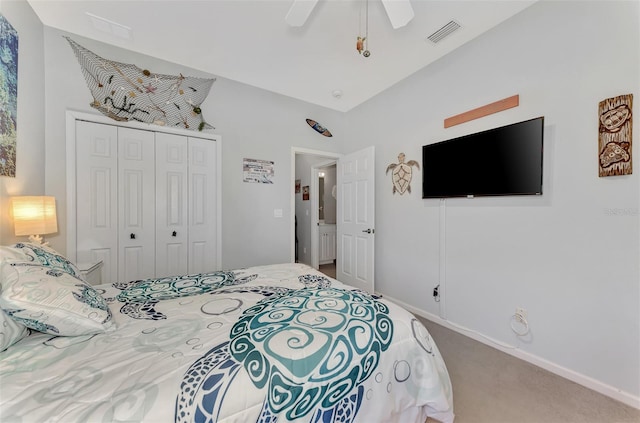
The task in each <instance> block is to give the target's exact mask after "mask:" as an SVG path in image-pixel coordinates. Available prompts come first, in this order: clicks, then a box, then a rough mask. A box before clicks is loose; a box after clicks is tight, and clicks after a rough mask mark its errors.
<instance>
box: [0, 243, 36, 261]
mask: <svg viewBox="0 0 640 423" xmlns="http://www.w3.org/2000/svg"><path fill="white" fill-rule="evenodd" d="M4 260H20V261H24V260H29V256H28V255H27V254H26V253H25V252H24V250H23V249H22V248H16V247H7V246H4V245H0V262H1V261H4Z"/></svg>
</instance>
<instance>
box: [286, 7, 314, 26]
mask: <svg viewBox="0 0 640 423" xmlns="http://www.w3.org/2000/svg"><path fill="white" fill-rule="evenodd" d="M317 3H318V0H293V4H292V5H291V8H290V9H289V11H288V12H287V16H285V18H284V20H285V21H287V23H288V24H289V25H291V26H296V27H297V26H302V25H304V23H305V22H306V21H307V19H308V18H309V15H311V12H312V11H313V8H314V7H316V4H317Z"/></svg>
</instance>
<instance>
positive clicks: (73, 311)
mask: <svg viewBox="0 0 640 423" xmlns="http://www.w3.org/2000/svg"><path fill="white" fill-rule="evenodd" d="M0 279H1V280H2V291H1V292H0V307H2V309H3V310H4V311H5V313H7V314H8V315H9V316H10V317H11V318H12V319H13V320H15V321H17V322H18V323H21V324H23V325H24V326H26V327H28V328H31V329H34V330H37V331H40V332H45V333H49V334H51V335H58V336H76V335H89V334H93V333H99V332H105V331H107V330H109V329H111V328H112V327H113V321H112V316H111V311H110V310H109V306H108V305H107V303H106V301H105V300H104V298H102V297H101V296H100V294H99V293H98V292H97V291H96V290H95V289H93V288H92V287H91V286H90V285H88V284H87V283H85V282H84V281H82V280H81V279H78V278H77V277H75V276H72V275H71V274H69V273H67V272H65V271H63V270H60V269H57V268H50V267H45V266H42V265H40V264H35V263H32V262H26V261H24V262H14V261H10V260H5V261H3V262H2V264H1V268H0Z"/></svg>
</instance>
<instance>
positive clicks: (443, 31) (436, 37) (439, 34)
mask: <svg viewBox="0 0 640 423" xmlns="http://www.w3.org/2000/svg"><path fill="white" fill-rule="evenodd" d="M458 28H460V24H459V23H458V22H456V21H451V22H449V23H448V24H446V25H445V26H443V27H442V28H440V29H439V30H437V31H436V32H434V33H433V34H431V35H429V36H428V37H427V39H428V40H429V41H431V42H432V43H434V44H435V43H437V42H438V41H441V40H442V39H443V38H444V37H446V36H447V35H449V34H451V33H452V32H453V31H455V30H457V29H458Z"/></svg>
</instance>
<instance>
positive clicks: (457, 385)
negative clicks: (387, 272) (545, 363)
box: [419, 318, 640, 423]
mask: <svg viewBox="0 0 640 423" xmlns="http://www.w3.org/2000/svg"><path fill="white" fill-rule="evenodd" d="M419 319H420V320H421V321H422V322H423V323H424V325H425V326H426V327H427V329H428V330H429V332H430V333H431V336H433V338H434V339H435V341H436V344H437V345H438V349H439V350H440V352H441V353H442V356H443V357H444V360H445V363H446V365H447V369H448V371H449V375H450V377H451V384H452V385H453V404H454V412H455V414H456V419H455V423H627V422H628V423H631V422H633V423H640V410H637V409H635V408H632V407H629V406H627V405H625V404H622V403H620V402H618V401H616V400H613V399H611V398H609V397H606V396H604V395H601V394H599V393H597V392H595V391H592V390H590V389H587V388H585V387H583V386H581V385H578V384H576V383H574V382H571V381H569V380H567V379H564V378H562V377H560V376H557V375H554V374H553V373H551V372H548V371H546V370H544V369H541V368H539V367H537V366H534V365H532V364H530V363H527V362H525V361H522V360H520V359H517V358H515V357H512V356H510V355H508V354H505V353H503V352H502V351H499V350H496V349H494V348H491V347H489V346H487V345H484V344H482V343H480V342H477V341H474V340H473V339H471V338H468V337H466V336H464V335H461V334H459V333H457V332H454V331H452V330H449V329H447V328H444V327H442V326H440V325H438V324H435V323H433V322H430V321H428V320H426V319H423V318H419ZM432 421H433V420H431V419H428V420H427V422H429V423H431V422H432Z"/></svg>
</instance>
